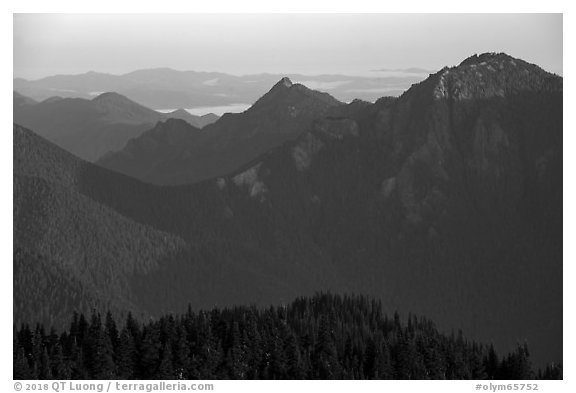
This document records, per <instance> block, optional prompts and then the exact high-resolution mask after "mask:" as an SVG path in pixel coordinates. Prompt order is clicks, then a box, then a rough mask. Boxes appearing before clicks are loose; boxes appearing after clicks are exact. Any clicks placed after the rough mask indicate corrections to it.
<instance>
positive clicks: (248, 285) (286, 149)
mask: <svg viewBox="0 0 576 393" xmlns="http://www.w3.org/2000/svg"><path fill="white" fill-rule="evenodd" d="M278 87H280V88H282V89H284V87H282V86H278ZM294 87H295V85H294V86H292V87H288V86H286V87H285V88H286V89H293V88H294ZM255 106H256V105H255ZM229 118H230V119H233V118H234V117H229ZM225 120H226V116H225V117H224V118H223V119H221V120H220V122H221V121H225ZM226 121H230V120H226ZM239 129H241V128H239ZM172 132H173V133H174V134H176V136H178V130H177V129H174V130H172ZM14 133H15V134H14V139H15V143H16V144H15V149H14V157H15V158H14V159H15V162H14V168H15V169H14V170H15V175H18V174H20V175H23V176H22V177H24V178H25V179H31V180H28V183H25V184H27V185H28V184H29V183H30V184H29V185H28V186H27V187H26V188H24V187H20V188H18V187H17V185H15V194H14V198H15V201H14V204H15V215H14V217H15V224H14V225H15V228H22V231H21V232H17V231H16V229H15V237H14V239H15V240H14V242H15V248H17V247H20V248H21V249H22V250H23V252H22V254H21V255H23V257H22V258H16V259H15V264H19V263H21V264H24V263H28V265H26V266H31V268H30V269H34V267H35V266H37V264H36V263H34V262H30V261H32V259H31V258H40V259H42V260H45V261H47V262H46V263H45V265H49V266H58V267H59V269H61V270H62V271H67V272H70V273H67V274H61V273H58V275H57V276H58V277H59V279H60V280H66V279H67V277H71V279H70V280H72V278H73V279H74V280H75V281H74V282H71V284H69V285H67V286H66V288H68V287H70V288H75V287H77V286H83V287H86V288H90V286H94V288H93V289H90V291H88V290H85V291H84V292H82V291H80V295H78V296H76V297H67V298H68V299H70V300H69V302H70V305H71V306H70V307H72V306H74V307H80V305H81V301H83V299H84V298H85V297H88V295H89V294H94V293H95V294H99V293H100V292H97V291H104V288H106V290H108V286H106V287H104V286H99V287H98V285H100V282H101V281H97V282H96V283H94V284H92V283H89V280H88V279H87V275H88V274H96V275H98V274H104V273H102V272H103V271H105V269H106V268H109V269H111V271H112V272H113V273H114V275H115V276H118V277H119V278H116V280H122V281H121V282H122V284H123V286H122V287H121V288H120V287H117V288H116V289H114V288H115V287H114V286H113V287H112V294H113V295H114V296H115V299H130V306H131V307H132V309H133V310H137V311H138V312H140V313H144V314H147V315H161V314H163V313H165V312H167V311H176V312H179V311H180V312H181V311H182V310H184V309H185V308H186V306H187V305H188V303H190V304H191V305H192V307H193V308H197V307H212V306H213V305H215V304H218V305H225V304H242V303H244V304H247V303H256V304H270V303H274V302H282V301H287V300H289V299H292V298H294V297H296V296H301V295H306V294H311V293H313V292H315V291H318V290H322V289H330V290H332V291H337V292H355V293H365V294H368V295H372V296H375V297H377V298H379V299H381V300H382V303H383V307H384V309H385V310H390V311H391V310H395V309H398V310H400V311H401V312H406V313H407V312H413V313H417V314H421V315H427V316H428V317H430V318H432V319H433V320H435V321H436V322H437V324H438V326H439V327H440V329H443V330H444V329H451V328H455V329H458V328H461V329H463V330H464V331H465V332H467V335H468V336H469V337H472V338H474V339H479V340H481V341H482V342H494V343H495V345H496V347H497V348H499V349H500V350H506V351H508V350H512V349H513V348H514V346H515V345H516V343H517V342H523V341H527V342H528V345H529V346H530V348H531V351H532V355H533V358H534V360H535V361H536V362H538V363H540V362H542V361H544V360H545V361H556V362H558V361H560V359H561V358H562V240H561V239H562V207H561V206H562V78H560V77H557V76H555V75H552V74H549V73H546V72H545V71H543V70H541V69H540V68H538V67H537V66H535V65H531V64H528V63H526V62H524V61H521V60H518V59H514V58H511V57H509V56H507V55H504V54H485V55H481V56H479V57H477V56H474V57H471V58H469V59H467V60H465V61H464V62H463V63H462V64H460V65H459V66H456V67H452V68H445V69H443V70H441V71H440V72H438V73H436V74H434V75H432V76H430V78H428V79H427V80H426V81H424V82H422V83H420V84H417V85H414V86H413V87H412V88H411V89H410V90H409V91H407V92H406V93H405V94H403V95H402V96H401V97H399V98H398V99H393V98H386V99H381V100H379V101H378V102H376V103H375V104H370V103H366V102H362V101H355V102H352V103H351V104H348V105H332V106H330V107H329V108H328V109H327V111H326V113H325V115H324V117H322V118H317V119H315V120H312V121H311V123H310V124H309V125H308V126H307V127H306V128H305V129H304V130H303V131H301V133H300V134H299V135H298V136H297V137H296V139H294V140H288V141H287V142H286V143H284V144H283V145H281V146H279V147H276V148H274V149H272V150H270V151H269V152H267V153H266V154H265V155H263V156H261V157H260V158H258V159H255V160H252V162H251V163H249V164H247V165H246V166H244V167H243V168H242V169H240V170H237V171H236V172H233V173H232V174H230V175H227V176H221V177H218V178H216V179H210V180H207V181H204V182H201V183H198V184H194V185H188V186H171V187H158V186H152V185H148V184H145V183H141V182H139V181H136V180H133V179H130V178H128V177H126V176H122V175H120V174H115V173H113V172H111V171H108V170H105V169H103V168H99V167H97V166H95V165H91V164H88V163H85V162H82V161H80V160H78V159H75V158H74V157H72V156H71V155H69V154H67V153H65V152H64V151H62V150H60V149H58V148H56V147H55V146H53V145H52V144H50V143H48V142H47V141H45V140H43V139H41V138H39V137H38V136H35V135H34V134H33V133H32V132H29V131H25V130H22V129H21V128H20V127H15V131H14ZM161 134H162V133H161ZM30 146H35V147H34V148H31V147H30ZM41 152H43V153H41ZM16 178H18V176H16ZM38 179H39V180H38ZM15 181H17V180H15ZM36 183H39V184H42V185H43V184H48V185H49V186H50V187H51V188H50V189H52V188H55V189H58V190H61V194H56V191H51V193H52V194H54V195H57V196H56V197H54V198H53V199H54V200H62V201H64V202H61V203H56V202H50V203H46V202H45V201H46V200H47V199H46V198H45V197H44V194H43V192H44V191H42V192H41V190H43V188H41V186H40V185H38V184H36ZM42 187H48V186H42ZM60 195H61V196H60ZM66 195H74V196H75V200H76V199H77V200H82V201H85V203H86V204H89V205H90V206H94V208H96V207H98V208H100V209H102V210H104V211H107V212H110V215H113V217H115V218H117V219H118V220H124V221H122V222H123V223H124V224H120V223H116V222H113V221H112V219H110V221H109V222H106V223H102V222H101V221H98V218H91V217H89V218H86V220H87V222H88V220H90V222H91V220H96V221H95V222H96V223H99V222H100V223H99V224H92V227H90V228H86V227H85V226H83V224H82V223H81V222H80V221H81V220H83V219H84V217H85V216H84V215H83V214H73V215H72V214H70V217H71V218H70V220H71V221H66V222H65V223H66V224H65V225H64V221H62V220H60V219H52V217H56V218H57V217H59V216H60V215H62V216H64V217H66V215H67V214H68V212H69V211H71V210H74V209H76V211H78V212H80V211H84V210H85V209H84V208H83V207H82V208H81V207H78V208H71V207H70V206H74V204H79V203H80V202H77V201H75V200H72V199H71V198H69V197H68V196H66ZM66 198H68V199H66ZM19 206H21V207H19ZM54 206H62V211H61V212H60V211H59V210H58V209H55V208H54ZM64 206H66V209H64ZM17 209H20V210H17ZM33 209H36V211H37V212H38V213H34V214H35V215H39V216H40V217H42V220H41V221H39V222H40V224H42V225H43V226H44V227H41V226H40V225H39V224H35V223H32V222H30V221H25V219H26V217H27V216H26V214H25V213H27V212H31V211H33ZM75 221H79V223H78V224H76V222H75ZM23 222H28V223H29V224H27V225H25V226H24V225H23V224H22V223H23ZM34 225H37V227H38V228H39V229H38V230H37V231H36V232H34V231H35V230H36V229H35V227H34ZM98 227H102V228H103V227H106V228H107V230H108V233H111V234H113V236H114V238H113V239H110V238H105V237H104V236H102V237H94V236H93V235H92V233H93V231H96V229H93V228H98ZM48 229H50V230H48ZM133 232H138V233H141V234H142V236H147V237H149V238H151V239H158V240H153V241H160V240H161V241H162V242H161V243H159V245H158V246H155V247H152V249H153V250H154V251H155V252H156V254H151V253H152V251H149V252H148V251H146V249H147V245H146V243H147V242H150V240H148V238H147V237H146V238H145V237H142V238H141V239H142V240H141V242H138V245H136V244H135V245H130V246H125V247H124V246H122V243H121V240H122V239H124V238H125V239H127V240H126V241H128V240H130V239H133V236H134V235H133V234H132V233H133ZM32 236H34V237H32ZM156 236H158V237H156ZM63 239H64V240H63ZM39 240H41V242H40V243H38V241H39ZM64 242H65V244H62V243H64ZM37 244H45V246H38V245H37ZM85 244H94V245H95V246H97V247H98V248H96V247H94V248H93V249H94V250H97V249H103V250H105V252H106V253H107V255H109V257H108V258H107V259H106V261H105V262H106V263H104V262H102V263H99V262H98V261H99V259H98V258H100V257H99V254H98V253H97V252H96V251H94V252H93V254H90V253H88V252H85V253H84V254H80V255H81V257H80V258H79V257H77V256H76V255H75V254H73V253H72V252H69V253H68V254H64V253H63V252H61V250H62V249H64V250H68V249H71V250H76V252H78V253H80V252H83V251H82V250H86V247H85ZM132 247H134V249H133V248H132ZM130 250H133V253H131V252H130ZM125 252H126V253H128V257H130V256H131V257H130V258H132V259H129V260H134V261H135V262H134V263H132V262H126V261H125V259H126V258H127V256H126V255H125V254H124V253H125ZM139 252H141V253H142V254H143V255H144V256H145V255H149V257H148V259H146V258H144V257H143V256H138V257H134V255H138V254H137V253H139ZM140 260H142V261H146V260H148V261H150V262H149V263H145V267H139V268H137V269H131V268H130V269H128V268H125V266H127V265H128V266H132V265H135V266H140V263H139V262H138V261H140ZM26 261H28V262H26ZM142 263H143V262H142ZM107 264H108V265H107ZM143 264H144V263H143ZM100 265H102V266H104V267H105V268H100ZM79 266H80V267H79ZM76 271H80V272H84V273H85V276H82V274H80V273H78V274H76V273H75V272H76ZM33 277H34V276H33V275H31V274H24V275H23V276H22V278H21V282H20V283H19V284H18V285H16V282H15V304H16V303H17V302H19V301H24V300H23V299H24V297H23V296H25V294H26V291H27V290H28V291H30V289H29V288H33V287H34V286H32V285H30V283H31V281H27V280H33ZM45 285H46V288H50V285H53V284H51V283H50V282H48V281H46V282H45ZM36 287H37V286H36ZM63 287H64V286H63ZM27 288H28V289H27ZM122 291H123V292H122ZM46 293H50V292H49V289H46ZM84 294H85V295H84ZM96 298H98V296H96ZM112 301H113V302H114V304H116V305H118V308H122V307H124V306H123V305H122V304H121V303H119V302H116V301H114V300H112ZM61 304H62V303H61V302H59V301H57V300H55V299H53V298H51V297H49V296H38V307H39V308H46V309H51V310H59V308H60V306H61ZM26 310H27V309H26V308H20V309H18V308H15V320H16V321H29V322H32V321H35V320H36V319H37V318H38V316H39V315H46V314H29V313H26V312H25V311H26ZM60 315H61V314H59V313H57V312H56V311H54V312H52V313H50V315H48V319H45V320H44V321H45V322H46V323H60V324H63V323H66V322H67V321H64V320H62V319H61V318H60Z"/></svg>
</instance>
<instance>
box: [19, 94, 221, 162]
mask: <svg viewBox="0 0 576 393" xmlns="http://www.w3.org/2000/svg"><path fill="white" fill-rule="evenodd" d="M13 116H14V122H16V123H18V124H21V125H23V126H25V127H29V128H32V129H34V130H35V132H37V133H38V134H40V135H42V136H44V137H45V138H47V139H49V140H50V141H53V142H54V143H56V144H57V145H59V146H61V147H62V148H64V149H66V150H68V151H70V152H72V153H73V154H75V155H77V156H78V157H81V158H83V159H85V160H88V161H95V160H96V159H98V158H100V157H101V156H102V155H104V154H105V153H108V152H110V151H114V150H120V149H121V148H123V147H124V145H125V144H126V142H127V141H128V140H130V139H132V138H134V137H137V136H139V135H140V134H142V133H143V132H144V131H146V130H149V129H150V128H152V127H153V126H154V125H155V124H156V123H157V122H159V121H162V120H165V119H168V118H172V117H175V118H179V119H183V120H185V121H187V122H188V123H190V124H191V125H194V126H196V127H204V126H205V125H207V124H209V123H211V122H213V121H216V120H217V119H218V117H217V116H216V115H214V114H210V115H206V116H194V115H191V114H189V113H188V112H186V111H183V110H178V111H175V112H172V113H167V114H162V113H158V112H156V111H154V110H152V109H148V108H146V107H144V106H142V105H140V104H137V103H135V102H133V101H131V100H129V99H128V98H126V97H124V96H122V95H120V94H117V93H103V94H100V95H99V96H97V97H95V98H93V99H91V100H86V99H83V98H61V97H51V98H48V99H46V100H44V101H42V102H39V103H38V102H36V101H34V100H32V99H31V98H28V97H25V96H23V95H21V94H19V93H17V92H14V112H13Z"/></svg>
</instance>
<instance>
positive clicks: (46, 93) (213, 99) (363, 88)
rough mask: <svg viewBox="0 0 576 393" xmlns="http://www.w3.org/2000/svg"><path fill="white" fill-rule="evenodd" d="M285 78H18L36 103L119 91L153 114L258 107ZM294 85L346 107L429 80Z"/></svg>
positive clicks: (407, 76) (325, 80)
mask: <svg viewBox="0 0 576 393" xmlns="http://www.w3.org/2000/svg"><path fill="white" fill-rule="evenodd" d="M283 76H285V75H277V74H257V75H245V76H234V75H228V74H223V73H218V72H195V71H176V70H172V69H169V68H157V69H148V70H138V71H134V72H130V73H128V74H124V75H110V74H103V73H98V72H88V73H85V74H80V75H57V76H51V77H47V78H43V79H39V80H34V81H29V80H24V79H21V78H16V79H14V90H16V91H18V92H19V93H21V94H23V95H25V96H28V97H31V98H33V99H35V100H39V101H41V100H44V99H46V98H48V97H52V96H55V95H58V96H62V97H76V98H78V97H79V98H92V97H93V96H95V95H98V94H100V93H101V92H105V91H115V92H117V93H119V94H122V95H124V96H126V97H128V98H129V99H131V100H133V101H135V102H138V103H139V104H142V105H144V106H147V107H149V108H152V109H169V108H194V107H199V106H222V105H229V104H252V103H254V102H255V101H256V100H257V99H258V98H259V97H260V96H262V95H263V94H264V93H266V92H267V91H268V89H269V88H270V86H272V85H273V84H274V83H276V82H277V81H278V80H279V79H280V78H281V77H283ZM286 76H288V77H289V78H291V80H293V81H294V82H299V83H303V84H305V85H307V86H309V87H310V88H313V89H318V90H322V91H326V92H329V93H330V94H331V95H333V96H334V97H336V98H337V99H338V100H340V101H343V102H349V101H352V100H353V99H355V98H361V99H363V100H368V101H374V100H376V99H378V98H380V97H382V96H385V95H393V96H397V95H400V94H401V93H402V92H403V91H405V90H406V89H408V88H409V87H410V85H411V84H413V83H416V82H420V81H421V80H422V79H423V78H424V77H425V76H426V75H423V74H421V73H419V74H418V73H416V74H414V73H402V74H400V75H392V76H380V75H377V74H375V75H374V76H370V77H358V76H348V75H317V76H307V75H299V74H287V75H286Z"/></svg>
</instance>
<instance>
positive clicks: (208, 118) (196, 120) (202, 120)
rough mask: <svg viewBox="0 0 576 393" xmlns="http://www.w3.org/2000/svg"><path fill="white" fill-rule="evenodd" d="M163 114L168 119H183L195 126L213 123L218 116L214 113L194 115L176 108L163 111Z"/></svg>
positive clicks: (201, 126) (200, 126) (202, 126)
mask: <svg viewBox="0 0 576 393" xmlns="http://www.w3.org/2000/svg"><path fill="white" fill-rule="evenodd" d="M164 116H166V117H167V118H169V119H180V120H184V121H186V122H187V123H189V124H190V125H192V126H194V127H196V128H204V127H205V126H207V125H208V124H212V123H214V122H215V121H216V120H218V118H219V116H217V115H215V114H214V113H208V114H206V115H202V116H195V115H193V114H191V113H190V112H188V111H187V110H185V109H176V110H175V111H172V112H167V113H164Z"/></svg>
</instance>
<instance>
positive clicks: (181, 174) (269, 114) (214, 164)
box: [98, 78, 342, 184]
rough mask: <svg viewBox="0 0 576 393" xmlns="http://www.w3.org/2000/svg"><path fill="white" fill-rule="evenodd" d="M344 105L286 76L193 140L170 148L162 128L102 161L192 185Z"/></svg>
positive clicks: (150, 177) (138, 175)
mask: <svg viewBox="0 0 576 393" xmlns="http://www.w3.org/2000/svg"><path fill="white" fill-rule="evenodd" d="M339 105H342V103H341V102H339V101H338V100H336V99H335V98H333V97H332V96H330V95H329V94H327V93H321V92H318V91H314V90H311V89H308V88H307V87H306V86H304V85H301V84H293V83H292V82H291V81H290V79H288V78H282V79H281V80H280V81H279V82H277V83H276V84H275V85H274V86H273V87H272V88H271V89H270V91H268V92H267V93H266V94H265V95H263V96H262V97H261V98H260V99H258V101H256V102H255V103H254V105H252V106H251V107H250V108H249V109H248V110H246V111H245V112H243V113H227V114H225V115H223V116H222V117H221V118H220V119H219V120H218V121H216V122H215V123H213V124H209V125H207V126H206V127H205V128H204V129H203V132H202V134H201V135H200V136H199V137H197V138H194V139H193V140H192V139H190V138H188V137H186V138H184V139H182V141H181V144H179V145H177V144H170V145H167V142H166V141H167V140H169V138H162V137H160V133H161V132H160V133H159V130H161V129H162V127H161V128H159V130H156V131H155V132H154V133H147V134H146V135H145V136H144V135H143V136H142V137H143V138H145V139H146V142H145V143H144V141H137V140H134V141H132V142H130V143H128V145H127V146H126V149H124V150H123V151H120V152H118V153H113V154H109V155H107V156H106V157H103V158H102V159H101V160H100V161H99V162H98V163H99V164H100V165H102V166H104V167H106V168H108V169H112V170H115V171H118V172H121V173H124V174H127V175H130V176H134V177H136V178H139V179H141V180H144V181H147V182H152V183H156V184H185V183H193V182H197V181H199V180H204V179H208V178H211V177H216V176H222V175H225V174H227V173H230V172H233V171H235V170H236V169H238V168H239V167H241V166H243V165H245V164H246V163H248V162H250V161H251V160H253V159H255V158H257V157H259V156H260V155H262V154H264V153H266V152H267V151H269V150H270V149H272V148H275V147H277V146H279V145H281V144H282V143H284V142H286V141H289V140H293V139H295V138H297V137H298V136H299V135H300V134H302V133H303V132H305V131H307V130H308V129H309V127H310V126H311V124H312V122H313V121H314V120H316V119H320V118H322V117H323V116H325V115H326V113H328V110H329V109H331V108H334V107H337V106H339ZM193 131H194V130H192V128H190V133H187V134H182V135H192V134H193ZM150 138H154V141H155V142H154V143H152V142H151V139H150ZM138 146H140V147H142V150H138V148H137V147H138ZM144 146H146V148H144ZM152 147H154V148H155V149H157V150H156V153H155V150H154V149H152ZM151 149H152V150H151Z"/></svg>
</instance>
